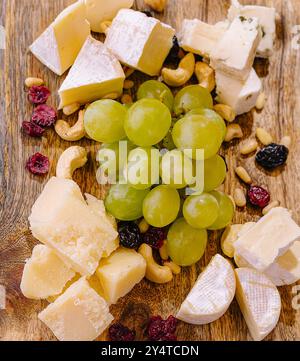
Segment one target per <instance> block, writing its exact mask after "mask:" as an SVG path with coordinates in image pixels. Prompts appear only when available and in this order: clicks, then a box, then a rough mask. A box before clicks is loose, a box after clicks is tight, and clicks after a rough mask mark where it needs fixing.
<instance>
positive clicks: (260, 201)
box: [248, 186, 270, 208]
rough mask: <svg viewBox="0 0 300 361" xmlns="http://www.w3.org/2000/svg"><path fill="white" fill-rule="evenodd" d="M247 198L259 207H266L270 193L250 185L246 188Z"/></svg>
mask: <svg viewBox="0 0 300 361" xmlns="http://www.w3.org/2000/svg"><path fill="white" fill-rule="evenodd" d="M248 198H249V201H250V203H251V204H252V205H254V206H258V207H260V208H264V207H266V206H267V205H268V204H269V202H270V194H269V192H268V191H267V190H265V189H264V188H262V187H259V186H252V187H250V188H249V190H248Z"/></svg>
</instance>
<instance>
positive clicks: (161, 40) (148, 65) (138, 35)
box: [105, 9, 175, 76]
mask: <svg viewBox="0 0 300 361" xmlns="http://www.w3.org/2000/svg"><path fill="white" fill-rule="evenodd" d="M174 34H175V30H174V29H173V28H171V27H170V26H169V25H166V24H163V23H162V22H160V21H159V20H157V19H155V18H152V17H147V16H146V15H145V14H143V13H141V12H139V11H134V10H126V9H123V10H120V11H119V12H118V15H117V16H116V17H115V18H114V20H113V22H112V25H111V26H110V28H109V29H108V32H107V36H106V39H105V45H106V46H107V47H108V48H109V49H110V50H111V51H112V53H113V54H114V55H115V56H116V57H117V58H118V59H119V60H120V62H121V63H123V64H125V65H127V66H129V67H131V68H134V69H137V70H140V71H142V72H143V73H146V74H148V75H152V76H154V75H158V74H159V72H160V69H161V67H162V65H163V62H164V60H165V59H166V57H167V55H168V53H169V52H170V50H171V48H172V46H173V36H174Z"/></svg>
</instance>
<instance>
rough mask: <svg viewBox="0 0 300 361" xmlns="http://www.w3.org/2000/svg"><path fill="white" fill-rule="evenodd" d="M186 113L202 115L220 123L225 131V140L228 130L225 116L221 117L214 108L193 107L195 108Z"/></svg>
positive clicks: (223, 131)
mask: <svg viewBox="0 0 300 361" xmlns="http://www.w3.org/2000/svg"><path fill="white" fill-rule="evenodd" d="M186 115H187V116H189V115H202V116H204V117H206V118H208V119H210V120H211V121H213V122H214V123H216V124H218V125H219V127H220V129H221V131H222V133H223V140H224V138H225V135H226V131H227V129H226V124H225V122H224V120H223V118H222V117H220V115H219V114H218V113H216V112H215V111H214V110H211V109H206V108H197V109H193V110H191V111H189V112H188V113H187V114H186Z"/></svg>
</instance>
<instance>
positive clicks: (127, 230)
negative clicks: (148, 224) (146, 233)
mask: <svg viewBox="0 0 300 361" xmlns="http://www.w3.org/2000/svg"><path fill="white" fill-rule="evenodd" d="M118 232H119V238H120V243H121V245H122V246H123V247H126V248H132V249H137V248H138V247H139V246H140V245H141V244H142V237H141V232H140V229H139V227H138V225H137V224H135V223H134V222H119V223H118Z"/></svg>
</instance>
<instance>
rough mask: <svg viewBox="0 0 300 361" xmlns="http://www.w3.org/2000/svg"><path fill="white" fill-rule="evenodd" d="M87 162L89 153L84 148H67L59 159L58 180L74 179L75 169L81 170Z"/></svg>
mask: <svg viewBox="0 0 300 361" xmlns="http://www.w3.org/2000/svg"><path fill="white" fill-rule="evenodd" d="M86 162H87V152H86V150H85V149H84V148H83V147H79V146H77V145H76V146H73V147H69V148H67V149H66V150H65V151H64V152H63V153H62V155H61V156H60V157H59V159H58V162H57V166H56V176H57V177H58V178H66V179H72V177H73V173H74V171H75V169H77V168H81V167H83V166H84V165H85V163H86Z"/></svg>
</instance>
